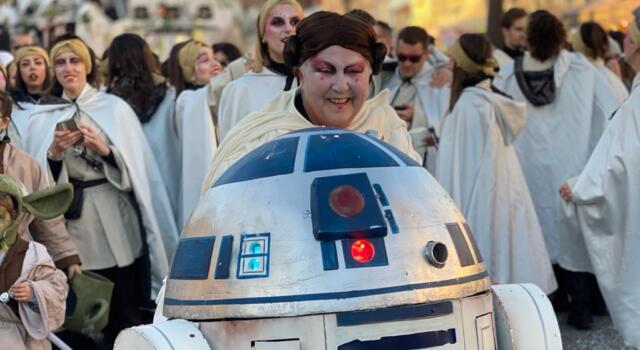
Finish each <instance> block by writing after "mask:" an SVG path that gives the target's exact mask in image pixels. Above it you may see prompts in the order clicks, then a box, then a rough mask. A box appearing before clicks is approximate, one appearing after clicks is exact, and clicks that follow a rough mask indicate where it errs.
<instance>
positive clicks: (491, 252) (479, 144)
mask: <svg viewBox="0 0 640 350" xmlns="http://www.w3.org/2000/svg"><path fill="white" fill-rule="evenodd" d="M450 54H451V55H452V58H453V60H454V61H455V66H454V69H453V83H452V91H451V94H452V95H451V107H450V109H451V110H450V113H449V114H448V115H447V116H446V117H445V118H444V120H443V126H442V130H441V135H442V136H441V140H442V141H441V142H440V149H439V157H438V164H437V167H436V169H437V170H436V178H437V179H438V181H439V182H440V184H442V186H443V187H444V188H445V189H446V190H447V192H449V194H450V195H451V197H452V198H453V200H454V201H455V202H456V204H458V206H459V207H460V209H461V210H462V213H463V214H464V217H465V218H466V219H467V222H468V223H469V226H470V227H471V230H472V231H473V233H474V235H475V237H476V239H477V241H478V247H479V248H480V252H481V253H482V257H483V258H484V264H485V266H486V267H487V270H488V271H489V274H490V276H491V279H492V280H493V281H494V282H495V283H500V284H504V283H533V284H536V285H538V286H539V287H540V288H541V289H542V290H543V291H544V292H545V293H547V294H550V293H551V292H553V291H554V290H555V289H556V288H557V283H556V280H555V277H554V275H553V269H552V268H551V261H550V260H549V255H548V253H547V248H546V246H545V243H544V237H543V235H542V230H541V229H540V224H539V223H538V217H537V215H536V212H535V208H534V207H533V202H532V200H531V196H530V195H529V189H528V188H527V183H526V181H525V179H524V175H523V174H522V170H521V169H520V163H519V162H518V157H517V156H516V151H515V149H514V147H513V141H514V140H515V139H516V138H517V136H518V134H519V133H520V131H521V130H522V127H523V126H524V124H525V123H526V118H527V116H526V105H525V104H524V103H522V102H515V101H513V100H511V99H509V98H507V97H505V96H504V95H502V94H500V93H497V92H494V89H495V88H493V87H492V85H491V82H492V80H493V77H494V76H495V72H496V69H497V67H498V63H497V61H496V60H495V59H493V58H492V51H491V44H490V43H489V41H488V40H487V39H486V38H485V37H484V36H483V35H480V34H463V35H462V36H461V37H460V39H459V40H458V41H457V42H456V43H455V44H454V45H453V47H452V49H451V51H450Z"/></svg>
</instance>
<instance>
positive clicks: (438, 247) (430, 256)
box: [424, 241, 449, 268]
mask: <svg viewBox="0 0 640 350" xmlns="http://www.w3.org/2000/svg"><path fill="white" fill-rule="evenodd" d="M424 255H425V257H426V258H427V261H428V262H429V263H430V264H431V265H433V266H435V267H437V268H441V267H443V266H444V264H445V263H446V262H447V258H448V257H449V251H448V250H447V246H446V245H444V243H440V242H436V241H429V243H427V246H426V247H425V250H424Z"/></svg>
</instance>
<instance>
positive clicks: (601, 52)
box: [571, 22, 629, 105]
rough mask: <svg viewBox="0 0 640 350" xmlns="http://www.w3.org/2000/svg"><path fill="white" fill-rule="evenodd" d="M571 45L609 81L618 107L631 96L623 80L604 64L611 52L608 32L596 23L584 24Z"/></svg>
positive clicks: (574, 35)
mask: <svg viewBox="0 0 640 350" xmlns="http://www.w3.org/2000/svg"><path fill="white" fill-rule="evenodd" d="M571 45H572V46H573V49H574V50H575V51H576V52H580V53H581V54H583V55H584V56H585V57H586V58H587V59H588V60H589V62H591V64H592V65H593V66H594V67H595V69H596V70H597V71H598V73H599V74H601V75H602V77H603V78H604V79H605V80H606V81H607V83H608V85H609V88H610V89H611V90H612V91H613V94H614V96H615V97H616V99H617V103H618V105H619V104H621V103H622V101H624V100H625V99H626V98H627V97H628V96H629V91H628V90H627V87H626V86H624V83H623V82H622V79H620V78H619V77H618V76H617V75H616V74H615V73H614V72H612V71H611V70H610V69H609V68H607V66H605V64H604V60H605V58H606V55H607V51H608V50H609V36H608V35H607V32H605V30H604V29H603V28H602V27H601V26H600V25H599V24H598V23H596V22H587V23H583V24H582V25H581V26H580V27H579V28H578V29H577V30H576V31H575V33H573V35H572V36H571ZM598 88H605V87H604V86H603V87H598Z"/></svg>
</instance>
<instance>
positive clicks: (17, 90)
mask: <svg viewBox="0 0 640 350" xmlns="http://www.w3.org/2000/svg"><path fill="white" fill-rule="evenodd" d="M14 62H15V65H16V66H17V70H18V71H17V74H16V83H15V86H14V87H13V89H11V96H12V98H13V102H14V106H13V114H12V116H11V117H12V122H13V125H14V126H15V128H16V131H17V133H16V134H15V135H11V142H12V143H13V144H15V145H17V146H18V147H22V137H23V135H24V133H25V132H26V129H27V123H28V122H29V117H31V115H32V114H33V112H34V111H33V110H34V107H35V106H36V105H38V104H40V103H51V102H54V103H55V102H59V101H58V99H56V98H53V99H52V98H51V96H50V95H48V93H49V91H50V90H51V88H52V86H53V80H52V78H51V74H50V72H51V61H50V60H49V55H48V54H47V52H46V51H45V50H44V49H43V48H41V47H39V46H25V47H22V48H20V49H18V51H16V55H15V60H14Z"/></svg>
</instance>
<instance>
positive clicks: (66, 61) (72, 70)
mask: <svg viewBox="0 0 640 350" xmlns="http://www.w3.org/2000/svg"><path fill="white" fill-rule="evenodd" d="M53 67H54V71H55V74H56V80H57V81H58V82H59V83H60V85H62V88H63V89H64V91H65V93H66V94H67V95H68V96H69V97H71V98H75V97H78V96H79V95H80V93H81V92H82V89H84V87H85V85H87V68H86V67H85V66H84V63H83V62H82V60H81V59H80V57H79V56H78V55H76V54H75V53H73V52H64V53H61V54H59V55H58V56H56V57H55V58H54V60H53Z"/></svg>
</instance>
